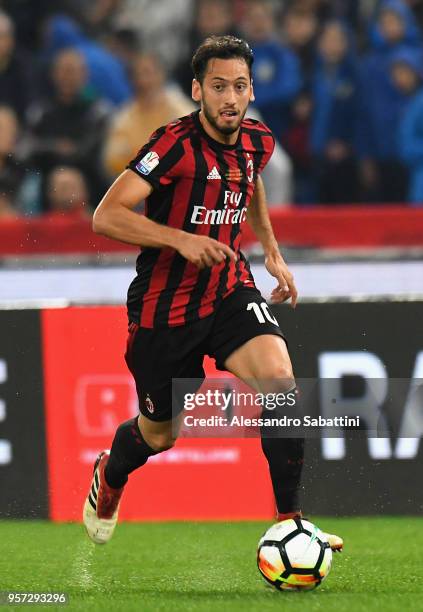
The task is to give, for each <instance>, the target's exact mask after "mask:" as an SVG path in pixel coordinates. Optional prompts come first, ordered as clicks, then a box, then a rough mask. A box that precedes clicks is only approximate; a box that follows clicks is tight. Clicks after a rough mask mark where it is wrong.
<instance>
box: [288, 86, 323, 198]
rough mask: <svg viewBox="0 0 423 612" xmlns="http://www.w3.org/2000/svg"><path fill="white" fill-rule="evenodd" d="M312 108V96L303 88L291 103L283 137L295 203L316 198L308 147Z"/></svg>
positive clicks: (310, 155)
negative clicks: (291, 168) (289, 164)
mask: <svg viewBox="0 0 423 612" xmlns="http://www.w3.org/2000/svg"><path fill="white" fill-rule="evenodd" d="M312 110H313V101H312V97H311V95H310V93H309V92H308V91H306V90H305V91H303V92H301V93H300V94H299V95H298V96H297V98H296V99H295V100H294V101H293V103H292V105H291V109H290V119H289V128H288V129H287V131H286V133H285V136H284V139H283V144H284V147H285V149H286V152H287V153H288V155H290V157H291V160H292V164H293V172H294V202H295V203H296V204H311V203H313V202H315V201H316V198H317V192H316V188H315V181H314V177H313V163H312V154H311V148H310V132H311V115H312Z"/></svg>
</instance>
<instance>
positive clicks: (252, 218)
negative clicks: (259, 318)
mask: <svg viewBox="0 0 423 612" xmlns="http://www.w3.org/2000/svg"><path fill="white" fill-rule="evenodd" d="M247 221H248V223H249V225H250V226H251V228H252V230H253V231H254V233H255V235H256V236H257V238H258V239H259V241H260V243H261V245H262V246H263V250H264V255H265V263H266V269H267V271H268V272H269V274H271V275H272V276H274V277H275V278H276V279H277V281H278V286H277V287H276V288H275V289H274V290H273V291H272V301H273V302H276V303H281V302H285V301H286V300H288V299H289V298H291V306H292V307H293V308H295V306H296V304H297V297H298V291H297V288H296V286H295V283H294V277H293V276H292V274H291V272H290V271H289V270H288V266H287V265H286V263H285V261H284V259H283V257H282V255H281V253H280V251H279V247H278V243H277V241H276V238H275V235H274V233H273V228H272V224H271V221H270V217H269V211H268V208H267V204H266V192H265V189H264V185H263V181H262V179H261V177H260V176H259V177H258V178H257V181H256V185H255V190H254V194H253V197H252V199H251V202H250V205H249V207H248V209H247Z"/></svg>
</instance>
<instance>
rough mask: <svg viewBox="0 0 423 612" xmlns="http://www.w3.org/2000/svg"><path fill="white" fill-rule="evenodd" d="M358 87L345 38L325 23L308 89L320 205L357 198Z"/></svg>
mask: <svg viewBox="0 0 423 612" xmlns="http://www.w3.org/2000/svg"><path fill="white" fill-rule="evenodd" d="M358 84H359V83H358V73H357V65H356V61H355V56H354V52H353V49H352V45H351V43H350V40H349V33H348V31H347V29H346V27H345V26H344V25H342V23H341V22H339V21H331V22H328V23H327V24H326V26H325V27H324V29H323V32H322V34H321V37H320V39H319V54H318V58H317V62H316V67H315V71H314V75H313V83H312V93H313V104H314V109H313V115H312V125H311V150H312V153H313V155H314V156H315V159H316V171H317V182H318V199H319V201H320V202H324V203H328V204H333V203H336V202H354V201H355V200H356V199H357V196H358V193H357V173H356V170H357V169H356V157H355V154H356V151H355V141H356V130H357V122H358Z"/></svg>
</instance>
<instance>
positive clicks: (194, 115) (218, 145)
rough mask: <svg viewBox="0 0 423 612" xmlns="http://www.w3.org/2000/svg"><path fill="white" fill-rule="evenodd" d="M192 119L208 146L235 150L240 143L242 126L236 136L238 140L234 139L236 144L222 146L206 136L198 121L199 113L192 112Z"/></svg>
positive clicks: (222, 144)
mask: <svg viewBox="0 0 423 612" xmlns="http://www.w3.org/2000/svg"><path fill="white" fill-rule="evenodd" d="M192 116H193V119H194V123H195V125H196V126H197V128H198V130H199V132H200V134H201V135H202V136H203V137H204V138H205V139H206V140H207V142H208V143H209V144H210V146H212V147H213V148H215V149H236V148H237V147H238V145H239V143H240V141H241V130H242V126H241V127H240V130H239V134H238V138H237V139H236V142H235V143H234V144H224V143H223V142H219V141H218V140H215V139H214V138H212V137H211V136H210V135H209V134H207V132H206V130H205V129H204V128H203V126H202V124H201V121H200V111H199V110H197V111H194V112H193V113H192Z"/></svg>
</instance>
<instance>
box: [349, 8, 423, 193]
mask: <svg viewBox="0 0 423 612" xmlns="http://www.w3.org/2000/svg"><path fill="white" fill-rule="evenodd" d="M370 45H371V48H370V51H369V52H368V53H367V54H366V55H365V57H364V58H363V61H362V66H361V73H362V74H361V77H362V83H361V89H362V91H363V95H362V96H361V111H360V113H361V119H360V131H359V148H360V157H361V163H360V175H361V176H360V182H361V189H362V199H364V200H369V201H372V200H374V201H400V200H401V199H402V198H403V197H404V189H405V184H404V181H405V176H404V170H403V168H402V166H401V164H398V159H397V155H398V151H397V142H396V138H395V127H397V126H398V120H399V107H401V106H402V105H403V103H404V102H405V100H404V99H403V96H402V94H401V92H400V91H399V90H398V89H397V88H395V86H394V85H393V82H392V79H391V74H390V65H391V62H392V58H393V57H394V55H395V54H396V53H397V52H398V51H402V50H409V51H413V50H414V51H420V50H421V49H422V36H421V33H420V31H419V28H418V25H417V23H416V20H415V18H414V16H413V14H412V12H411V10H410V9H409V8H408V7H407V6H406V5H405V4H404V3H403V2H401V1H400V0H389V1H385V2H383V3H382V4H381V6H380V7H379V10H378V12H377V13H376V17H375V19H374V20H373V22H372V23H371V25H370ZM364 92H365V94H364Z"/></svg>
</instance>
